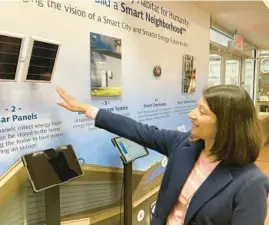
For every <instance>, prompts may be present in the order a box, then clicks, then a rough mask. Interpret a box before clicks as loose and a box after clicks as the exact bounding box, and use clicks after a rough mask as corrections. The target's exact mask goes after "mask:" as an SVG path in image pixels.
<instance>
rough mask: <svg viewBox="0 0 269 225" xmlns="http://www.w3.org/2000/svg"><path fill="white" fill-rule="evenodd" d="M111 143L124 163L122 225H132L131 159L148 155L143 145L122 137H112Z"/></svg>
mask: <svg viewBox="0 0 269 225" xmlns="http://www.w3.org/2000/svg"><path fill="white" fill-rule="evenodd" d="M112 143H113V144H114V146H115V147H116V148H117V149H118V151H119V153H120V156H121V159H122V162H123V165H124V174H123V178H124V179H123V180H124V196H123V198H124V225H132V222H133V221H132V220H133V218H132V210H133V201H132V200H133V199H132V193H133V185H132V172H133V171H132V169H133V161H135V160H136V159H138V158H141V157H144V156H146V155H148V154H149V152H148V150H147V149H146V148H145V147H143V146H141V145H139V144H137V143H135V142H132V141H130V140H128V139H125V138H122V137H116V138H113V139H112Z"/></svg>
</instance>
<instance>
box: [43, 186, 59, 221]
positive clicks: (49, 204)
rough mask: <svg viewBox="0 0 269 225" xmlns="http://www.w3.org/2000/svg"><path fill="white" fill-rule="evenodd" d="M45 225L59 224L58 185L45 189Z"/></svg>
mask: <svg viewBox="0 0 269 225" xmlns="http://www.w3.org/2000/svg"><path fill="white" fill-rule="evenodd" d="M45 203H46V225H61V210H60V187H59V186H58V185H57V186H55V187H52V188H49V189H47V190H45Z"/></svg>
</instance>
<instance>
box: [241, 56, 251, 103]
mask: <svg viewBox="0 0 269 225" xmlns="http://www.w3.org/2000/svg"><path fill="white" fill-rule="evenodd" d="M244 77H245V81H244V84H243V85H242V87H243V88H245V90H246V91H247V92H248V94H249V95H250V97H251V98H252V99H253V83H254V60H252V59H246V60H245V76H244Z"/></svg>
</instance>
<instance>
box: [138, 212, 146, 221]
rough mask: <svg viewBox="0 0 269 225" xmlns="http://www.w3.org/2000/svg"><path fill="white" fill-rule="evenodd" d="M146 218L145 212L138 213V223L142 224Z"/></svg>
mask: <svg viewBox="0 0 269 225" xmlns="http://www.w3.org/2000/svg"><path fill="white" fill-rule="evenodd" d="M144 217H145V211H144V210H142V209H141V210H139V212H138V213H137V221H138V222H141V221H142V220H143V219H144Z"/></svg>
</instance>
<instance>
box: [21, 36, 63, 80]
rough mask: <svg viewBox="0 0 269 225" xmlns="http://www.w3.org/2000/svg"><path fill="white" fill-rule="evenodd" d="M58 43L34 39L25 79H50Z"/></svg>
mask: <svg viewBox="0 0 269 225" xmlns="http://www.w3.org/2000/svg"><path fill="white" fill-rule="evenodd" d="M57 51H58V45H55V44H50V43H45V42H41V41H34V46H33V50H32V56H31V60H30V65H29V70H28V74H27V78H26V79H27V80H35V81H39V80H42V81H50V80H51V75H52V71H53V68H54V64H55V60H56V55H57Z"/></svg>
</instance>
